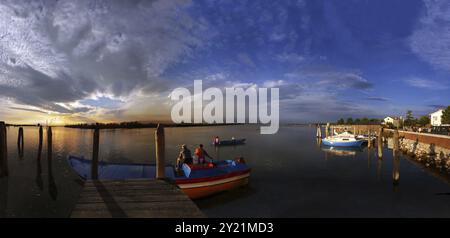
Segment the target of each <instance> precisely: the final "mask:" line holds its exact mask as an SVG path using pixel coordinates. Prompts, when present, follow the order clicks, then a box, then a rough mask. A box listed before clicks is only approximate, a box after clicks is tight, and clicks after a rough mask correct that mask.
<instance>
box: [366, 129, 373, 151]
mask: <svg viewBox="0 0 450 238" xmlns="http://www.w3.org/2000/svg"><path fill="white" fill-rule="evenodd" d="M368 136H369V141H368V142H367V147H368V148H369V149H370V148H372V131H371V130H369V131H368Z"/></svg>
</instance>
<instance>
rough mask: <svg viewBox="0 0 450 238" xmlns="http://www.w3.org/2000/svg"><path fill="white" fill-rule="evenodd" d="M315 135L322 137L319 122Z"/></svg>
mask: <svg viewBox="0 0 450 238" xmlns="http://www.w3.org/2000/svg"><path fill="white" fill-rule="evenodd" d="M316 137H317V138H322V129H321V128H320V124H317V131H316Z"/></svg>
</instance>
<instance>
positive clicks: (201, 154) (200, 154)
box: [177, 136, 236, 168]
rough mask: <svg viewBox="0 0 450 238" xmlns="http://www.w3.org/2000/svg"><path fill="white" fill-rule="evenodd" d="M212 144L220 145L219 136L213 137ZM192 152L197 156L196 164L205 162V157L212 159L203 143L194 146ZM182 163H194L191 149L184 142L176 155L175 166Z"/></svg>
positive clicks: (179, 166) (179, 165)
mask: <svg viewBox="0 0 450 238" xmlns="http://www.w3.org/2000/svg"><path fill="white" fill-rule="evenodd" d="M231 140H232V141H234V140H236V139H235V138H234V137H232V138H231ZM213 145H220V138H219V137H218V136H216V137H214V140H213ZM194 154H195V156H196V157H197V160H198V164H205V163H206V157H208V158H210V159H211V160H214V159H213V158H212V157H211V156H210V155H209V154H208V152H206V150H205V149H204V148H203V144H199V145H198V147H197V148H195V152H194ZM183 163H185V164H194V158H193V156H192V153H191V150H189V148H188V147H187V145H185V144H183V145H181V150H180V154H179V155H178V158H177V168H181V165H182V164H183Z"/></svg>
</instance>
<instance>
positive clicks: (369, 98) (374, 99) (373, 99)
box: [365, 97, 389, 102]
mask: <svg viewBox="0 0 450 238" xmlns="http://www.w3.org/2000/svg"><path fill="white" fill-rule="evenodd" d="M365 99H366V100H369V101H379V102H386V101H389V99H388V98H383V97H366V98H365Z"/></svg>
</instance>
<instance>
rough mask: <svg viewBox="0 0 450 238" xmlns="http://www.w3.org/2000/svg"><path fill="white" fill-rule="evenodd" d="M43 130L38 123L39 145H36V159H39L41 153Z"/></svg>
mask: <svg viewBox="0 0 450 238" xmlns="http://www.w3.org/2000/svg"><path fill="white" fill-rule="evenodd" d="M43 134H44V133H43V131H42V126H41V125H39V147H38V157H37V159H38V160H41V154H42V141H43V138H44V136H43Z"/></svg>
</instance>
